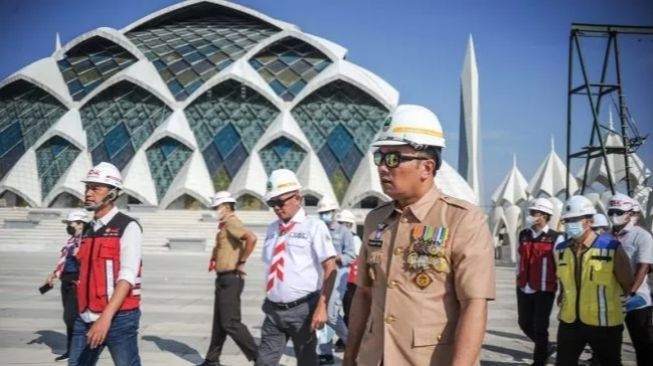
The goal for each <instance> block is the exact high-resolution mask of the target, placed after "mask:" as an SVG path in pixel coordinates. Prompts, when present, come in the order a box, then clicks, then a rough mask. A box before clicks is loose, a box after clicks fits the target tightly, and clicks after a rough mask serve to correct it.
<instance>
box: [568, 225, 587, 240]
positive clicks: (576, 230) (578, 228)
mask: <svg viewBox="0 0 653 366" xmlns="http://www.w3.org/2000/svg"><path fill="white" fill-rule="evenodd" d="M583 232H584V231H583V223H582V222H580V221H579V222H568V223H566V224H565V233H566V234H567V236H568V237H569V238H570V239H577V238H579V237H580V236H581V235H583Z"/></svg>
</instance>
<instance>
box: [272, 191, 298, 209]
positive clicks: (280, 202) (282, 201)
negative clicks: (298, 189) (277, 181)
mask: <svg viewBox="0 0 653 366" xmlns="http://www.w3.org/2000/svg"><path fill="white" fill-rule="evenodd" d="M295 196H296V194H293V195H290V196H288V197H286V198H273V199H271V200H269V201H267V202H265V204H266V205H268V207H271V208H282V207H283V206H285V205H286V201H288V200H289V199H291V198H293V197H295Z"/></svg>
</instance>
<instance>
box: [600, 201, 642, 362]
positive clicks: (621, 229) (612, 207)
mask: <svg viewBox="0 0 653 366" xmlns="http://www.w3.org/2000/svg"><path fill="white" fill-rule="evenodd" d="M608 216H610V219H611V220H612V234H613V235H614V236H615V238H617V240H619V241H620V242H621V245H622V247H623V248H624V251H625V252H626V255H627V256H628V259H629V262H630V268H631V270H632V271H633V273H634V275H635V281H634V282H633V285H632V286H631V288H630V289H629V290H628V292H627V293H628V294H629V295H628V298H627V299H626V302H625V308H626V327H627V328H628V333H629V334H630V339H631V340H632V341H633V347H634V348H635V354H636V355H637V364H638V365H653V319H652V312H653V303H652V302H651V289H650V287H649V284H648V272H649V266H650V265H651V264H653V238H652V237H651V234H650V233H649V232H648V231H646V230H644V229H642V228H641V227H639V226H637V225H636V223H635V220H633V217H634V213H633V199H632V198H630V197H628V196H626V195H625V194H622V193H617V194H615V195H614V196H612V197H611V198H610V199H609V200H608Z"/></svg>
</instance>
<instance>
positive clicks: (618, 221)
mask: <svg viewBox="0 0 653 366" xmlns="http://www.w3.org/2000/svg"><path fill="white" fill-rule="evenodd" d="M626 215H627V214H623V215H620V216H619V215H612V216H610V219H611V220H612V223H613V224H614V226H621V225H625V224H626V223H627V222H628V220H627V219H626Z"/></svg>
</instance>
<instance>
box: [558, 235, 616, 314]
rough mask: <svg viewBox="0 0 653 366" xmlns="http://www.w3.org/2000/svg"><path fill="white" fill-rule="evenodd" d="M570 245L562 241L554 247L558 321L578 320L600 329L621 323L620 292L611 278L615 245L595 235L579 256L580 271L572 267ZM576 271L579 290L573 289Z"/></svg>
mask: <svg viewBox="0 0 653 366" xmlns="http://www.w3.org/2000/svg"><path fill="white" fill-rule="evenodd" d="M571 245H572V244H571V243H570V242H569V241H564V242H562V243H560V244H558V245H557V246H556V248H555V260H556V273H557V276H558V279H559V280H560V283H561V284H562V289H561V290H562V292H563V298H562V304H561V305H560V315H559V316H558V319H560V321H563V322H565V323H574V322H575V321H576V320H578V319H580V321H581V322H582V323H584V324H587V325H594V326H601V327H611V326H616V325H621V324H623V319H624V316H623V311H622V306H621V299H620V296H621V294H622V289H621V287H620V286H619V282H617V278H616V277H615V275H614V257H615V253H616V251H617V248H618V247H619V245H620V244H619V242H618V241H617V240H615V239H614V238H613V237H612V236H610V235H601V236H599V237H598V238H596V240H594V243H592V246H591V247H590V248H589V249H588V250H587V251H586V252H585V253H583V254H582V257H581V260H580V268H576V255H575V254H574V252H573V251H572V249H571ZM576 271H580V284H579V287H580V288H578V287H577V286H576Z"/></svg>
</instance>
